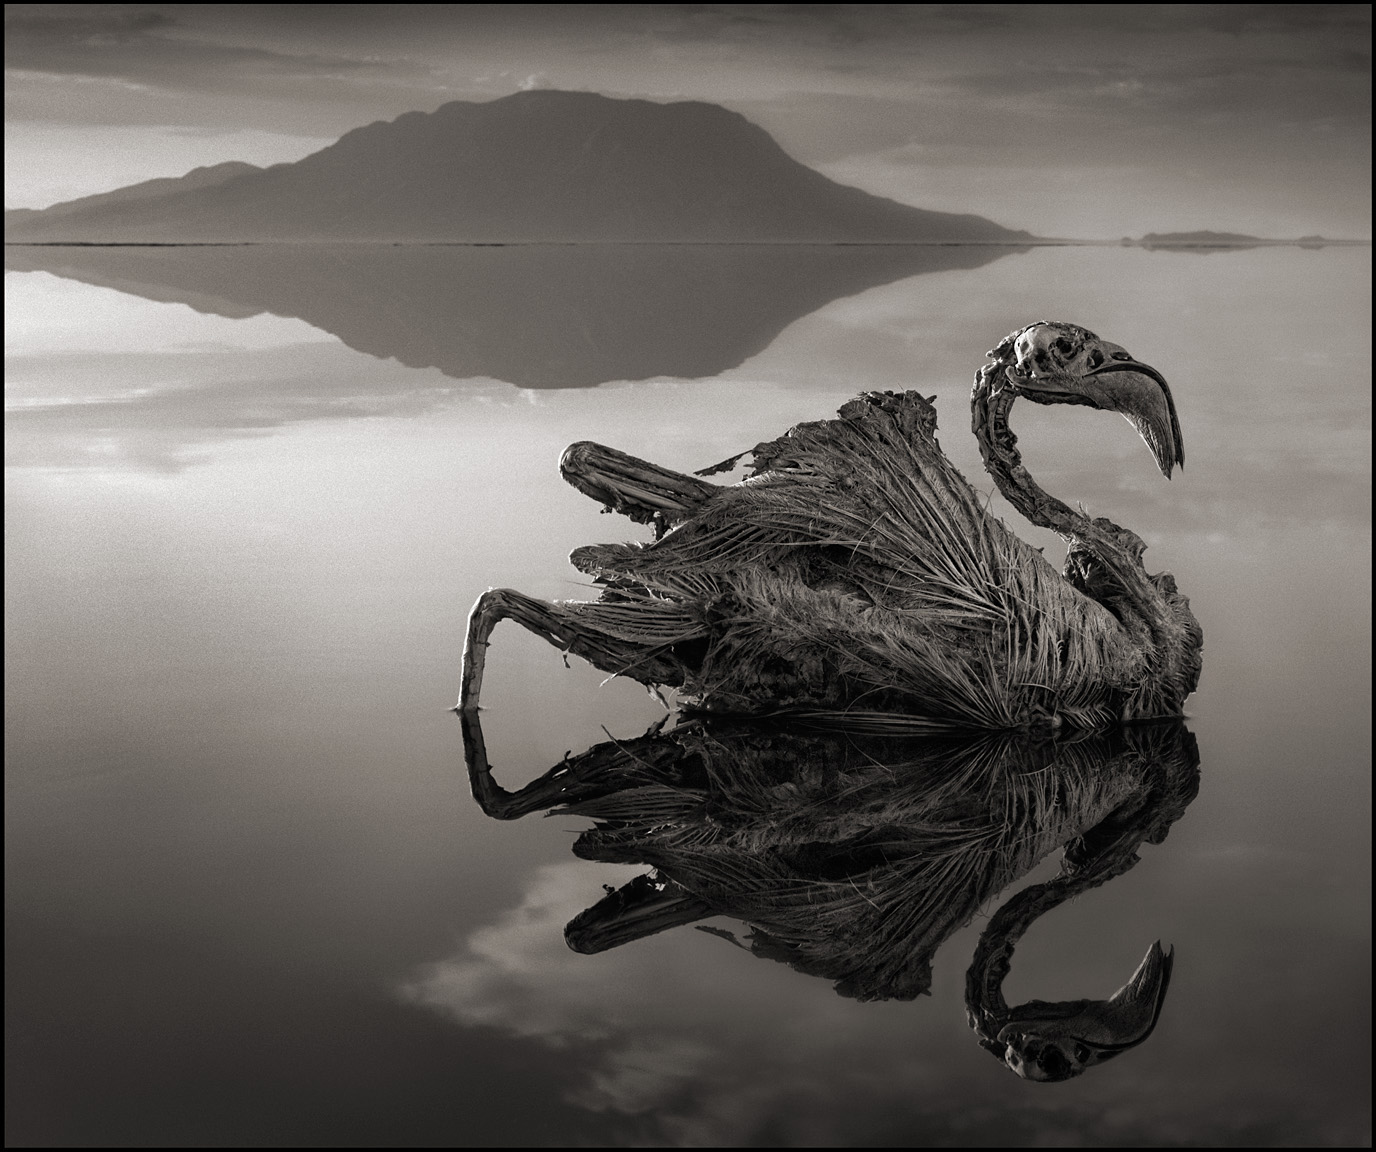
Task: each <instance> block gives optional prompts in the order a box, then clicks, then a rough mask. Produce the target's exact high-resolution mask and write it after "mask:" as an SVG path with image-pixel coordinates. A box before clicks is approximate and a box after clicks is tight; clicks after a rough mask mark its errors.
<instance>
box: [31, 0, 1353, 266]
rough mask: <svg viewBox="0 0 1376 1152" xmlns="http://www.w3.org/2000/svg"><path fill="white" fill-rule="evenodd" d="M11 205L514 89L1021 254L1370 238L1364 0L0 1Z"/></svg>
mask: <svg viewBox="0 0 1376 1152" xmlns="http://www.w3.org/2000/svg"><path fill="white" fill-rule="evenodd" d="M5 25H6V36H5V53H6V80H5V86H6V87H5V104H6V130H5V162H6V174H7V179H6V188H5V204H6V207H44V206H46V205H48V204H52V203H57V202H59V201H62V200H67V199H71V198H74V197H76V196H81V195H88V194H91V193H95V192H103V191H109V190H111V189H113V188H117V187H121V186H123V185H126V184H130V183H134V182H137V181H139V180H145V179H150V178H153V177H157V176H175V175H180V174H182V173H184V172H186V171H188V170H190V169H191V168H193V167H196V166H198V165H203V164H212V163H218V162H221V161H224V160H247V161H250V162H253V163H258V164H268V163H276V162H279V161H289V160H295V159H298V158H300V157H301V156H304V155H307V154H309V153H310V152H313V151H316V150H317V149H319V148H322V147H324V146H326V145H327V144H329V143H330V142H332V141H333V140H334V139H336V138H337V137H338V136H339V135H341V134H342V133H343V132H346V131H348V130H349V129H350V128H354V127H357V126H359V125H361V124H365V123H369V122H371V121H374V120H380V119H392V118H394V117H396V116H399V115H400V114H402V113H403V112H408V111H412V110H417V109H418V110H422V111H430V110H433V109H435V108H437V107H439V106H440V105H441V104H444V103H447V102H449V101H451V100H477V101H485V100H491V99H495V98H498V97H501V96H505V95H508V94H510V93H512V92H515V91H518V90H522V89H529V88H534V87H550V88H563V89H576V90H586V91H596V92H601V93H604V94H606V95H609V96H618V97H638V98H645V99H651V100H658V101H670V100H709V101H713V102H716V103H720V104H724V105H726V106H727V107H730V108H732V109H735V110H736V111H739V112H741V113H743V114H744V115H745V116H747V117H749V118H750V119H752V120H754V121H755V122H756V123H758V124H760V125H761V126H763V127H764V128H765V129H767V130H768V131H769V132H771V133H772V134H773V135H774V136H775V138H776V139H777V140H778V141H779V142H780V143H781V144H782V145H783V146H784V148H785V149H786V150H787V151H788V152H789V153H790V154H792V155H793V156H794V157H795V158H797V159H798V160H800V161H802V162H803V163H806V164H809V165H811V166H813V167H816V168H818V169H819V170H821V171H823V172H825V173H826V174H827V175H828V176H831V177H832V178H833V179H836V180H839V181H841V182H843V183H847V184H853V185H856V186H858V187H861V188H864V189H866V190H867V191H870V192H874V193H877V194H880V195H884V196H889V197H892V198H893V199H896V200H900V201H903V202H905V203H910V204H915V205H918V206H920V207H926V208H934V209H940V210H947V211H963V212H975V213H978V214H980V215H984V216H987V217H989V218H991V219H994V220H997V221H998V222H999V223H1002V224H1004V225H1007V226H1009V227H1014V228H1026V229H1028V230H1031V231H1033V232H1035V233H1037V234H1039V235H1044V236H1075V237H1084V238H1095V239H1114V238H1117V237H1120V236H1125V235H1132V236H1140V235H1142V234H1144V233H1146V232H1151V231H1157V232H1160V231H1177V230H1193V229H1199V228H1211V229H1217V230H1224V231H1240V232H1247V233H1251V234H1255V235H1260V236H1267V237H1273V238H1283V237H1294V236H1300V235H1308V234H1314V233H1318V234H1322V235H1326V236H1330V237H1350V238H1361V239H1365V238H1369V237H1370V234H1371V231H1370V211H1371V184H1370V161H1371V144H1370V89H1371V59H1370V33H1371V9H1370V7H1369V6H1368V5H1346V4H1335V5H1322V4H1305V5H1282V4H1273V5H1247V4H1224V5H1152V4H1134V5H1107V4H1105V5H1054V4H1050V5H1048V4H1035V5H1033V4H1012V5H965V4H951V5H948V4H929V5H820V4H807V5H486V4H477V5H386V6H382V5H369V4H353V5H316V4H303V5H294V4H272V5H215V4H194V5H179V4H151V5H134V4H12V5H7V6H6V12H5Z"/></svg>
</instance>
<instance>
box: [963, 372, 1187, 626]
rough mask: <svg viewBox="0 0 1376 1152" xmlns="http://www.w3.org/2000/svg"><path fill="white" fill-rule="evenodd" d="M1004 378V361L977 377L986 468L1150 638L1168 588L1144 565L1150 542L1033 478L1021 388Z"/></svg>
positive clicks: (1080, 577)
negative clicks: (1014, 422)
mask: <svg viewBox="0 0 1376 1152" xmlns="http://www.w3.org/2000/svg"><path fill="white" fill-rule="evenodd" d="M1002 381H1003V365H1002V364H1000V363H998V362H994V363H992V364H986V365H984V367H983V368H981V369H980V370H979V372H978V373H977V374H976V376H975V387H974V391H973V393H972V395H971V409H972V416H973V427H974V433H975V439H976V440H978V441H979V450H980V455H981V456H982V457H983V458H984V466H985V468H986V469H987V470H988V472H989V475H991V476H992V477H993V478H994V483H995V484H996V485H997V486H998V489H999V491H1000V492H1002V493H1003V495H1004V497H1005V498H1006V499H1007V500H1008V502H1009V503H1010V504H1012V505H1013V507H1014V508H1016V509H1017V510H1018V511H1019V512H1020V513H1022V515H1023V516H1025V517H1027V519H1028V520H1030V521H1031V522H1032V523H1033V524H1035V525H1037V527H1039V528H1049V529H1050V530H1051V531H1052V532H1055V533H1056V535H1058V536H1059V537H1061V539H1062V540H1064V541H1065V542H1066V543H1067V544H1068V545H1069V548H1068V550H1067V552H1066V566H1065V571H1064V573H1063V575H1064V576H1065V577H1066V579H1067V580H1069V581H1070V582H1071V583H1072V584H1074V585H1075V586H1076V587H1077V588H1079V589H1080V591H1082V592H1084V593H1085V594H1086V595H1087V596H1090V597H1091V598H1093V599H1095V600H1098V601H1099V602H1100V603H1101V604H1103V605H1104V606H1105V607H1106V608H1108V609H1109V610H1110V611H1111V612H1112V613H1113V614H1114V615H1115V616H1116V617H1117V618H1118V620H1119V622H1120V623H1122V624H1123V625H1124V627H1126V628H1128V629H1129V631H1131V632H1133V633H1135V634H1138V636H1139V639H1141V640H1146V639H1147V637H1148V635H1149V633H1150V632H1151V625H1152V623H1153V622H1154V621H1155V620H1157V619H1158V618H1159V617H1160V616H1161V613H1162V604H1161V594H1160V591H1159V590H1158V589H1157V588H1156V586H1155V585H1154V584H1153V583H1152V582H1151V580H1150V579H1149V578H1148V576H1147V573H1146V569H1145V568H1144V567H1143V565H1142V554H1143V553H1144V552H1145V551H1146V549H1147V546H1146V544H1145V542H1144V541H1143V540H1142V538H1141V537H1140V536H1138V535H1137V533H1135V532H1133V531H1131V530H1130V529H1127V528H1123V527H1120V526H1119V525H1117V524H1115V523H1113V521H1112V520H1107V519H1104V518H1103V517H1097V518H1095V519H1090V517H1088V516H1086V515H1085V514H1084V513H1083V512H1077V511H1075V510H1074V509H1072V508H1071V507H1070V506H1069V505H1067V504H1064V503H1062V502H1061V501H1060V500H1057V499H1056V498H1055V497H1054V496H1051V495H1049V494H1048V493H1047V492H1046V491H1045V490H1044V489H1043V488H1042V487H1041V485H1039V484H1038V483H1037V482H1036V481H1035V480H1033V479H1032V476H1031V474H1030V473H1029V472H1028V471H1027V469H1026V467H1024V465H1023V462H1022V454H1021V453H1020V452H1019V451H1018V438H1017V437H1016V436H1015V435H1014V434H1013V430H1012V429H1011V428H1010V427H1009V426H1008V412H1009V410H1010V409H1011V408H1012V407H1013V401H1014V399H1015V394H1014V392H1013V390H1012V389H1011V388H1009V387H1006V386H1005V387H998V385H999V384H1001V383H1002Z"/></svg>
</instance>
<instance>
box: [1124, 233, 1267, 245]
mask: <svg viewBox="0 0 1376 1152" xmlns="http://www.w3.org/2000/svg"><path fill="white" fill-rule="evenodd" d="M1136 243H1138V244H1141V245H1143V246H1145V247H1148V248H1150V247H1151V246H1152V245H1154V244H1162V245H1165V244H1193V245H1197V246H1199V247H1201V248H1205V247H1210V246H1217V247H1226V248H1231V247H1234V246H1239V245H1252V244H1270V243H1274V241H1270V240H1263V239H1262V238H1261V237H1260V236H1247V235H1245V234H1244V233H1242V232H1209V231H1201V232H1148V233H1147V234H1146V235H1145V236H1143V237H1142V239H1140V240H1138V241H1136Z"/></svg>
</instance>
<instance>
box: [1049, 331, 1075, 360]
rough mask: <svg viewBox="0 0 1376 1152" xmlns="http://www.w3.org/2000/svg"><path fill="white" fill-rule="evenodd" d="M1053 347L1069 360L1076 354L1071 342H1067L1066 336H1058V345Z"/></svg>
mask: <svg viewBox="0 0 1376 1152" xmlns="http://www.w3.org/2000/svg"><path fill="white" fill-rule="evenodd" d="M1051 347H1053V348H1054V349H1056V351H1057V352H1059V353H1060V354H1061V355H1062V356H1064V357H1066V358H1069V357H1070V356H1072V355H1073V354H1074V352H1075V349H1074V348H1073V347H1071V344H1070V341H1069V340H1067V339H1066V338H1065V337H1064V336H1058V337H1057V338H1056V343H1054V344H1053V345H1051Z"/></svg>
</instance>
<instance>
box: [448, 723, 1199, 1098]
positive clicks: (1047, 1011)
mask: <svg viewBox="0 0 1376 1152" xmlns="http://www.w3.org/2000/svg"><path fill="white" fill-rule="evenodd" d="M464 725H465V727H464V739H465V751H466V756H467V761H468V769H469V777H470V782H471V784H472V788H473V795H474V797H475V799H476V800H477V801H478V803H479V804H480V806H481V807H482V808H483V810H484V811H485V812H486V813H487V814H488V815H490V816H493V817H496V818H498V819H513V818H516V817H519V816H523V815H526V814H528V813H530V812H534V811H537V810H552V811H553V812H555V813H560V814H571V815H579V816H586V817H590V818H592V819H593V821H594V825H593V827H592V828H591V829H589V830H587V831H585V832H584V833H582V835H580V836H579V837H578V839H577V841H576V842H575V844H574V853H575V855H578V856H580V857H582V858H584V859H587V860H595V861H602V862H608V863H620V864H648V865H651V866H652V871H650V872H648V873H645V874H643V875H641V876H638V877H637V878H636V879H634V880H632V881H630V882H629V883H627V884H625V885H623V886H622V887H621V888H619V889H616V890H614V891H613V890H609V891H608V894H607V896H606V897H605V898H604V899H603V900H601V901H599V902H598V903H597V904H596V905H594V906H593V907H591V908H589V909H587V910H586V911H584V912H582V913H581V914H579V915H578V916H576V917H575V918H574V919H573V920H572V921H571V922H570V923H569V924H568V926H567V928H566V929H565V937H566V939H567V941H568V944H569V946H570V947H571V948H573V949H574V950H575V951H578V952H601V951H604V950H606V949H609V948H615V947H618V946H620V945H622V944H626V943H628V942H630V941H633V940H637V939H640V938H643V937H645V936H648V935H651V934H654V933H656V932H660V931H663V930H665V929H667V928H672V927H675V926H678V925H683V924H691V923H693V922H695V921H698V920H703V919H706V918H708V917H713V916H728V917H733V918H736V919H739V920H742V921H745V922H746V923H747V924H748V926H749V933H748V935H747V936H746V942H745V943H741V942H740V941H738V940H736V938H735V937H734V936H733V935H732V934H731V933H726V932H723V931H722V930H720V929H717V928H712V927H704V928H703V929H702V930H704V931H709V932H713V933H715V934H719V935H724V936H727V937H728V938H730V939H732V940H733V941H734V942H736V943H738V944H740V946H741V947H745V948H748V950H749V951H750V952H752V953H753V954H754V955H756V956H760V957H764V958H767V959H771V960H776V961H779V962H782V963H785V964H788V965H789V966H790V967H792V968H795V969H797V970H798V971H800V972H804V973H807V974H809V975H813V976H819V977H821V978H823V979H826V980H830V981H833V982H834V983H835V988H836V991H837V992H838V993H839V994H841V995H843V996H848V997H853V998H855V999H858V1000H890V999H896V1000H911V999H913V998H914V997H916V996H918V995H922V994H925V993H928V992H929V991H930V988H931V982H932V959H933V957H934V955H935V953H936V951H937V949H938V948H939V947H940V946H941V944H942V943H943V942H944V941H945V940H946V939H947V938H948V937H949V936H950V935H951V934H952V933H953V932H955V931H956V930H957V929H959V928H961V927H963V926H964V925H965V924H967V923H969V921H970V920H971V919H972V918H973V917H974V916H975V914H976V913H977V912H978V911H979V910H980V909H981V908H982V907H984V906H985V905H986V904H987V903H988V902H989V901H990V900H991V899H992V898H993V897H994V896H995V895H996V894H997V893H999V892H1000V891H1002V890H1003V889H1005V888H1006V887H1008V886H1009V885H1010V884H1012V883H1014V882H1015V881H1017V880H1018V879H1019V878H1021V877H1022V876H1024V875H1025V874H1026V873H1027V872H1029V871H1030V870H1031V869H1032V868H1033V867H1034V866H1035V865H1036V864H1037V863H1038V861H1040V860H1041V859H1043V858H1044V857H1045V856H1047V855H1049V854H1050V853H1051V852H1053V851H1055V850H1057V849H1060V848H1064V858H1063V862H1062V866H1061V869H1060V872H1059V874H1058V875H1057V876H1056V877H1055V878H1054V879H1052V880H1050V881H1048V882H1046V883H1042V884H1036V885H1032V886H1030V887H1028V888H1025V889H1024V890H1022V891H1021V892H1019V893H1018V894H1017V895H1016V896H1014V897H1013V898H1012V899H1010V900H1009V901H1007V903H1006V904H1005V905H1004V906H1003V907H1002V908H1000V909H999V911H998V912H997V913H995V915H994V916H993V917H992V918H991V920H990V922H989V924H988V927H987V928H986V929H985V931H984V933H983V934H982V936H981V938H980V941H979V945H978V947H977V949H976V954H975V958H974V962H973V964H972V965H971V968H970V970H969V972H968V973H967V978H966V983H967V992H966V1008H967V1013H968V1017H969V1021H970V1024H971V1027H972V1028H973V1029H974V1030H975V1032H976V1035H977V1037H978V1039H979V1041H980V1043H981V1046H983V1047H984V1048H986V1049H987V1050H989V1051H990V1052H992V1053H993V1054H995V1055H996V1056H997V1057H999V1058H1000V1059H1001V1060H1003V1061H1004V1062H1005V1063H1006V1064H1007V1065H1008V1066H1009V1067H1010V1068H1011V1069H1012V1070H1013V1071H1015V1072H1016V1073H1017V1074H1018V1075H1020V1076H1022V1077H1024V1078H1026V1079H1032V1080H1064V1079H1068V1078H1070V1077H1071V1076H1075V1075H1078V1074H1079V1073H1080V1072H1082V1071H1084V1070H1085V1069H1086V1068H1088V1067H1092V1066H1094V1065H1095V1064H1099V1063H1102V1062H1104V1061H1105V1060H1108V1059H1111V1058H1112V1057H1114V1056H1116V1055H1118V1054H1119V1053H1121V1052H1123V1051H1125V1050H1126V1049H1128V1048H1130V1047H1134V1046H1135V1045H1137V1044H1139V1043H1141V1042H1142V1041H1143V1040H1145V1039H1146V1038H1147V1036H1148V1035H1150V1033H1151V1031H1152V1029H1153V1027H1154V1026H1155V1023H1156V1019H1157V1016H1158V1014H1159V1012H1160V1009H1161V1006H1162V1003H1163V1000H1164V997H1165V993H1166V988H1167V985H1168V982H1169V978H1170V972H1171V959H1172V958H1171V955H1170V954H1168V953H1163V952H1162V951H1161V949H1160V947H1159V945H1153V946H1152V948H1151V949H1150V950H1149V951H1148V953H1147V956H1146V959H1144V961H1143V962H1142V965H1141V966H1140V967H1139V969H1138V971H1137V973H1136V974H1135V975H1134V976H1133V977H1132V979H1131V980H1129V981H1128V983H1127V984H1126V985H1124V987H1123V988H1122V989H1120V990H1119V992H1118V993H1116V994H1115V995H1114V996H1113V997H1111V998H1109V999H1107V1000H1076V1001H1067V1002H1061V1003H1045V1002H1042V1001H1035V1000H1034V1001H1030V1002H1029V1003H1027V1004H1024V1005H1020V1006H1017V1007H1013V1008H1009V1007H1008V1005H1007V1004H1006V1003H1005V1002H1004V1000H1003V996H1002V991H1001V987H1002V983H1003V979H1004V977H1005V976H1006V975H1007V973H1008V971H1009V966H1010V962H1011V956H1012V952H1013V949H1014V947H1015V946H1016V944H1017V942H1018V940H1019V939H1020V938H1021V936H1022V935H1023V933H1025V932H1026V931H1027V929H1028V928H1029V927H1030V925H1031V924H1032V923H1033V921H1035V920H1036V919H1037V918H1038V917H1040V916H1041V915H1042V914H1044V913H1045V912H1047V911H1049V910H1050V909H1051V908H1053V907H1055V906H1057V905H1059V904H1060V903H1062V902H1064V901H1065V900H1067V899H1069V898H1071V897H1073V896H1076V895H1078V894H1080V893H1082V892H1085V891H1087V890H1089V889H1091V888H1094V887H1097V886H1098V885H1100V884H1103V883H1104V882H1106V881H1107V880H1110V879H1112V878H1113V877H1115V876H1119V875H1121V874H1122V873H1124V872H1126V871H1127V870H1128V869H1130V868H1131V867H1133V865H1135V864H1136V863H1137V855H1136V852H1137V849H1138V848H1139V847H1140V846H1141V844H1142V843H1143V842H1149V843H1153V844H1155V843H1160V842H1161V840H1163V839H1164V838H1165V836H1166V833H1167V831H1168V830H1169V828H1170V826H1171V824H1173V823H1174V822H1175V820H1177V819H1178V818H1179V817H1180V816H1181V815H1182V814H1183V812H1184V810H1185V808H1186V807H1187V806H1188V804H1189V803H1190V801H1191V800H1193V798H1194V796H1195V793H1196V791H1197V789H1198V782H1199V773H1198V764H1199V757H1198V752H1197V748H1196V745H1195V740H1194V737H1193V736H1192V735H1191V734H1190V732H1189V731H1188V730H1187V729H1186V728H1185V727H1184V725H1183V724H1181V723H1179V722H1168V723H1162V724H1155V725H1142V726H1136V727H1127V728H1122V729H1119V730H1116V731H1108V732H1102V733H1097V734H1094V735H1089V736H1084V737H1081V738H1076V739H1074V740H1067V741H1058V740H1054V739H1051V738H1049V737H1044V736H1034V735H1032V734H1029V733H997V734H986V735H981V736H979V737H973V738H961V737H954V736H941V737H933V736H929V735H924V736H920V737H919V736H912V735H895V734H891V733H880V732H873V731H870V732H866V731H855V730H848V731H835V730H825V729H800V728H781V727H776V726H761V725H758V724H752V725H746V724H743V723H741V724H732V723H723V722H720V721H712V722H710V723H709V722H707V721H704V720H694V721H690V722H687V723H685V724H683V725H681V726H679V727H677V728H675V729H674V730H673V731H671V732H668V733H664V734H660V733H655V732H652V733H650V734H648V735H646V736H644V737H641V738H639V739H636V740H629V741H610V742H607V743H604V744H599V745H596V746H595V747H593V748H591V749H589V750H588V751H587V752H584V753H582V754H581V755H578V756H572V757H568V758H566V759H565V760H564V761H563V762H562V763H560V764H559V765H557V766H556V767H554V768H553V769H551V770H550V771H549V772H547V773H546V774H545V775H544V776H542V777H540V778H539V779H537V780H535V781H533V782H532V783H530V784H528V785H526V786H525V787H524V788H521V789H520V790H519V791H516V792H508V791H506V790H504V789H503V788H501V787H500V786H499V785H498V784H497V783H496V782H495V780H494V779H493V777H492V774H491V771H490V769H489V766H488V762H487V756H486V750H485V747H484V743H483V737H482V731H481V727H480V726H479V722H478V720H477V718H476V716H474V717H473V718H471V719H470V718H468V717H464Z"/></svg>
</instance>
